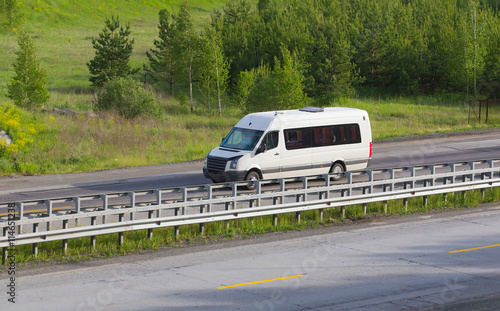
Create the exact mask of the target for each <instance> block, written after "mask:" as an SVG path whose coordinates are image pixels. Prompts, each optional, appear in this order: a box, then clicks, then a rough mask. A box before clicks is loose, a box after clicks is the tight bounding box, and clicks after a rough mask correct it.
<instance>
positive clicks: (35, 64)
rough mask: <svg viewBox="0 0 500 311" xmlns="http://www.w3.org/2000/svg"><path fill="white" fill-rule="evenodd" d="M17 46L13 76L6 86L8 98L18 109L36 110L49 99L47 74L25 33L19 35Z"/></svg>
mask: <svg viewBox="0 0 500 311" xmlns="http://www.w3.org/2000/svg"><path fill="white" fill-rule="evenodd" d="M18 45H19V50H17V51H16V52H15V54H16V55H17V58H16V60H15V62H14V72H15V75H14V77H12V80H11V82H10V84H8V86H7V89H8V92H9V94H8V96H9V98H10V99H12V100H13V101H14V103H15V104H16V105H18V106H20V107H23V108H26V109H33V108H37V107H40V106H42V105H43V104H44V103H46V102H47V101H48V100H49V98H50V94H49V92H48V91H47V88H46V84H47V74H46V73H45V71H44V70H43V68H42V67H41V66H40V61H39V60H38V58H37V57H36V49H35V46H34V45H33V41H32V40H31V37H30V36H29V35H28V34H27V33H25V32H21V33H20V34H19V39H18Z"/></svg>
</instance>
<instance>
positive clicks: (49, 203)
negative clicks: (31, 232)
mask: <svg viewBox="0 0 500 311" xmlns="http://www.w3.org/2000/svg"><path fill="white" fill-rule="evenodd" d="M45 205H46V206H47V216H48V217H50V216H51V215H52V201H51V200H45ZM50 229H51V225H50V221H47V231H50ZM19 233H21V232H19Z"/></svg>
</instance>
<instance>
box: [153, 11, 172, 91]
mask: <svg viewBox="0 0 500 311" xmlns="http://www.w3.org/2000/svg"><path fill="white" fill-rule="evenodd" d="M158 31H159V32H158V39H155V40H154V41H153V44H154V46H155V48H154V49H151V50H150V51H148V52H146V56H147V57H148V60H149V67H146V71H147V73H148V74H149V76H150V77H151V78H152V79H153V81H155V82H166V83H168V85H169V90H170V94H171V95H173V91H174V83H175V79H174V73H175V71H176V68H177V64H176V63H175V58H174V57H175V53H174V51H173V48H174V24H173V20H172V16H171V14H170V13H169V12H168V11H167V10H165V9H164V10H161V11H160V13H159V25H158Z"/></svg>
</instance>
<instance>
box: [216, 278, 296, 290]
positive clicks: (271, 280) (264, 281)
mask: <svg viewBox="0 0 500 311" xmlns="http://www.w3.org/2000/svg"><path fill="white" fill-rule="evenodd" d="M299 276H303V275H302V274H297V275H292V276H285V277H282V278H276V279H270V280H263V281H256V282H249V283H241V284H235V285H228V286H221V287H217V288H218V289H224V288H230V287H237V286H245V285H252V284H259V283H266V282H273V281H279V280H286V279H291V278H297V277H299Z"/></svg>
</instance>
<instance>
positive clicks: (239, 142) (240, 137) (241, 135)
mask: <svg viewBox="0 0 500 311" xmlns="http://www.w3.org/2000/svg"><path fill="white" fill-rule="evenodd" d="M263 133H264V131H256V130H250V129H243V128H237V127H235V128H233V129H232V130H231V132H230V133H229V135H227V137H226V138H225V139H224V141H223V142H222V144H221V145H220V146H221V147H225V148H231V149H239V150H253V149H254V148H255V145H256V144H257V142H258V141H259V139H260V137H261V136H262V134H263Z"/></svg>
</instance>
